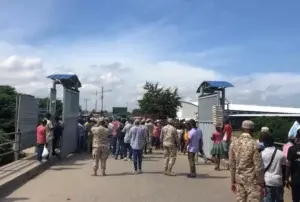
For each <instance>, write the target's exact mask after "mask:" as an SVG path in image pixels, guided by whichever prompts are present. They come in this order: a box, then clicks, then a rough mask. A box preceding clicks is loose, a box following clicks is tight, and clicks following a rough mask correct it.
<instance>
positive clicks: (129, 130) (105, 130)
mask: <svg viewBox="0 0 300 202" xmlns="http://www.w3.org/2000/svg"><path fill="white" fill-rule="evenodd" d="M196 125H197V124H196V121H195V120H190V121H188V122H179V121H176V120H174V119H167V120H166V121H160V120H156V121H154V122H153V121H152V120H151V119H135V120H125V119H115V120H110V119H105V118H100V119H95V118H89V119H88V120H87V123H86V124H85V125H83V124H82V122H79V124H78V127H79V128H82V127H83V126H85V129H86V130H85V131H86V137H87V138H86V139H88V137H93V138H92V139H93V141H92V143H91V144H90V142H89V141H87V145H86V148H92V156H93V160H94V161H93V162H94V166H93V175H97V171H98V167H99V163H100V164H101V165H100V167H101V174H102V175H106V174H105V170H106V161H107V159H108V157H109V154H110V153H111V154H112V155H114V158H115V159H118V158H120V159H123V160H124V161H128V160H129V161H131V160H132V161H133V174H139V173H142V162H143V155H147V154H151V153H152V152H153V149H154V150H158V149H162V150H163V151H164V157H165V161H164V172H163V173H164V174H165V175H168V176H175V175H176V174H175V173H174V172H173V170H172V168H173V166H174V164H175V162H176V157H177V152H178V151H182V152H183V153H187V154H188V159H189V162H190V174H189V175H188V176H187V177H190V178H194V177H196V166H195V157H196V154H197V153H198V152H199V150H201V149H202V132H201V130H200V129H198V128H197V126H196ZM79 131H80V130H79ZM187 131H188V132H187ZM80 141H81V140H80ZM79 145H80V146H81V145H82V144H81V143H80V144H79ZM86 148H84V147H81V150H86ZM87 151H89V150H87Z"/></svg>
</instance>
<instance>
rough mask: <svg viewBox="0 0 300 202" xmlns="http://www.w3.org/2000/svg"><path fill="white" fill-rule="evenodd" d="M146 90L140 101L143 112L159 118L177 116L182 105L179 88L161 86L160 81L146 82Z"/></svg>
mask: <svg viewBox="0 0 300 202" xmlns="http://www.w3.org/2000/svg"><path fill="white" fill-rule="evenodd" d="M143 89H144V90H145V91H146V92H145V94H144V95H143V98H142V99H140V100H139V101H138V103H139V106H140V109H141V112H142V113H143V114H146V115H152V116H155V117H157V118H166V117H172V118H175V117H176V112H177V108H178V107H181V103H180V100H181V97H180V96H179V94H178V89H177V88H175V89H171V88H164V87H160V86H159V84H158V83H151V82H148V81H147V82H146V84H145V85H144V87H143Z"/></svg>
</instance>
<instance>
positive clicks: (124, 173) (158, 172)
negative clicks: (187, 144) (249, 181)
mask: <svg viewBox="0 0 300 202" xmlns="http://www.w3.org/2000/svg"><path fill="white" fill-rule="evenodd" d="M149 174H150V175H162V176H164V175H163V171H148V172H143V173H141V174H138V175H149ZM127 175H133V173H132V172H121V173H107V176H106V177H118V176H127ZM187 175H188V173H177V174H176V176H187ZM176 176H174V177H176ZM100 177H102V176H100ZM166 177H169V176H166ZM170 177H171V176H170ZM197 178H198V179H228V178H229V177H227V176H212V175H208V174H197V177H196V179H197ZM194 179H195V178H194Z"/></svg>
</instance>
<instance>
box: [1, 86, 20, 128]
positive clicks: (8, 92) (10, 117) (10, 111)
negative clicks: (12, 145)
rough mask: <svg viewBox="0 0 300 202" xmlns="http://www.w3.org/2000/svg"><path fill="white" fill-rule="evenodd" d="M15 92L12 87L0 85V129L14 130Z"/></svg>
mask: <svg viewBox="0 0 300 202" xmlns="http://www.w3.org/2000/svg"><path fill="white" fill-rule="evenodd" d="M16 96H17V92H16V90H15V88H14V87H11V86H0V129H2V130H3V131H4V132H6V133H8V132H14V131H15V110H16Z"/></svg>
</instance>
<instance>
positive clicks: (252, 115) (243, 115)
mask: <svg viewBox="0 0 300 202" xmlns="http://www.w3.org/2000/svg"><path fill="white" fill-rule="evenodd" d="M229 116H230V117H261V116H267V117H276V116H279V117H300V114H231V115H229Z"/></svg>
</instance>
